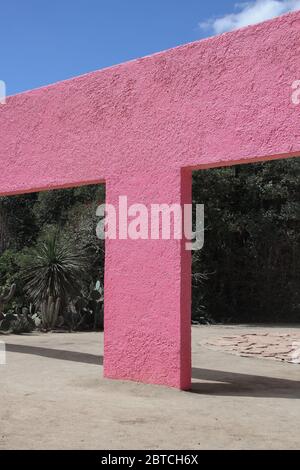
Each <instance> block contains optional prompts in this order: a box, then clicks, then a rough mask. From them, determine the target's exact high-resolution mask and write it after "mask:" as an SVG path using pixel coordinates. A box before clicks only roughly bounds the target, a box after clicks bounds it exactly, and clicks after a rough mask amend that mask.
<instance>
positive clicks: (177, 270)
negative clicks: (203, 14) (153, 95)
mask: <svg viewBox="0 0 300 470" xmlns="http://www.w3.org/2000/svg"><path fill="white" fill-rule="evenodd" d="M142 181H143V182H144V183H143V184H140V183H139V182H142ZM120 195H127V196H128V204H129V205H130V204H134V203H136V201H139V203H143V204H145V205H146V206H148V207H150V204H155V203H157V204H162V203H165V204H174V203H179V204H189V203H191V172H190V171H180V170H177V171H168V172H166V171H164V168H157V170H156V171H155V172H154V174H153V175H151V176H150V178H149V177H148V178H147V176H146V175H141V174H140V175H132V176H130V177H129V178H128V179H125V180H122V181H121V182H119V183H118V185H117V184H115V183H114V182H113V181H112V182H110V183H108V184H107V202H108V203H111V204H114V205H115V206H118V197H119V196H120ZM190 260H191V254H190V251H187V250H185V246H184V241H180V240H138V241H135V240H107V241H106V266H105V296H106V298H107V299H109V301H108V302H106V303H105V347H104V374H105V376H106V377H109V378H114V379H115V378H119V379H129V380H137V381H142V382H147V383H154V384H165V385H169V386H173V387H178V388H181V389H188V388H189V387H190V382H191V326H190V324H191V314H190V306H191V262H190ZM120 286H122V289H120Z"/></svg>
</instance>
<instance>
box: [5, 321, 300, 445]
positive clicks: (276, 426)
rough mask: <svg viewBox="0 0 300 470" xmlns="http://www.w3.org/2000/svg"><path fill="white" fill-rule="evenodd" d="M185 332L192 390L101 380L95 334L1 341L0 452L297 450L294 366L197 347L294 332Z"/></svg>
mask: <svg viewBox="0 0 300 470" xmlns="http://www.w3.org/2000/svg"><path fill="white" fill-rule="evenodd" d="M192 331H193V388H192V391H191V392H180V391H177V390H173V389H168V388H165V387H159V386H151V385H143V384H137V383H133V382H120V381H112V380H104V379H103V378H102V366H101V362H102V356H101V354H102V345H103V335H102V334H101V333H75V334H68V333H53V334H47V335H41V334H34V335H24V336H13V335H12V336H0V340H2V341H5V342H6V346H7V351H8V353H7V364H6V365H2V366H0V384H1V408H0V449H76V448H78V449H167V448H168V449H185V448H186V449H224V448H225V449H249V448H252V449H299V447H300V445H299V441H300V365H299V364H289V363H281V362H276V361H271V360H267V359H256V358H252V357H251V358H248V357H239V356H237V355H232V354H229V353H228V352H224V351H220V350H218V351H216V350H212V349H210V348H209V346H207V344H206V343H207V342H209V341H210V340H211V342H212V343H213V342H214V341H215V340H216V338H220V337H224V336H238V335H244V334H249V333H254V332H256V333H257V332H259V333H261V332H271V333H272V334H273V333H274V332H275V333H279V334H282V333H288V334H294V333H297V334H299V328H298V329H297V328H284V327H281V328H277V327H276V328H275V327H274V328H271V327H266V328H262V327H259V328H255V327H247V326H234V327H231V326H210V327H209V326H208V327H206V326H196V327H193V329H192ZM219 345H220V342H219Z"/></svg>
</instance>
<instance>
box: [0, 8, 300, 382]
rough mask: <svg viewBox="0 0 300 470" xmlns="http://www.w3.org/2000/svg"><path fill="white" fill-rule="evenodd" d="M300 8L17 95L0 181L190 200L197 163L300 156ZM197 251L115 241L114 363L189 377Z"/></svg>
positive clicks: (119, 368) (7, 113) (28, 187)
mask: <svg viewBox="0 0 300 470" xmlns="http://www.w3.org/2000/svg"><path fill="white" fill-rule="evenodd" d="M297 79H300V13H299V12H298V13H294V14H291V15H287V16H285V17H281V18H279V19H276V20H273V21H270V22H266V23H263V24H260V25H258V26H252V27H249V28H246V29H243V30H240V31H236V32H233V33H229V34H225V35H222V36H219V37H215V38H212V39H208V40H204V41H199V42H195V43H192V44H188V45H186V46H182V47H179V48H176V49H172V50H169V51H166V52H162V53H159V54H156V55H153V56H150V57H146V58H142V59H138V60H135V61H132V62H129V63H125V64H122V65H119V66H116V67H112V68H108V69H105V70H101V71H98V72H95V73H91V74H88V75H84V76H81V77H78V78H75V79H72V80H68V81H65V82H61V83H58V84H55V85H52V86H49V87H45V88H41V89H38V90H34V91H30V92H28V93H24V94H20V95H17V96H13V97H10V98H9V99H8V100H7V104H6V105H4V106H0V141H1V146H0V193H1V194H15V193H20V192H28V191H36V190H43V189H49V188H60V187H68V186H74V185H81V184H88V183H96V182H104V181H105V182H106V187H107V201H108V202H110V203H114V202H115V201H117V198H118V196H119V195H127V196H128V201H129V203H132V202H141V203H145V204H150V203H156V202H157V203H176V202H180V203H183V202H189V201H190V199H191V195H190V193H191V169H193V168H207V167H212V166H221V165H230V164H234V163H243V162H250V161H257V160H266V159H272V158H284V157H288V156H296V155H297V154H298V155H299V154H300V126H299V117H300V107H299V106H298V107H297V106H295V105H293V104H292V101H291V93H292V91H291V85H292V83H293V81H295V80H297ZM190 349H191V346H190V254H189V253H188V252H187V251H185V250H184V247H183V243H181V242H179V241H176V240H175V241H174V240H171V241H150V240H149V241H147V240H139V241H132V240H125V241H124V240H116V241H114V240H109V241H108V242H107V245H106V267H105V358H104V369H105V375H106V376H107V377H111V378H125V379H133V380H140V381H144V382H150V383H157V384H166V385H170V386H174V387H178V388H182V389H187V388H189V386H190V380H191V367H190Z"/></svg>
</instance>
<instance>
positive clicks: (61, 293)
mask: <svg viewBox="0 0 300 470" xmlns="http://www.w3.org/2000/svg"><path fill="white" fill-rule="evenodd" d="M85 272H86V259H85V257H84V254H83V253H79V252H78V250H77V249H76V248H74V247H73V246H71V245H70V244H69V243H68V242H67V241H65V240H63V239H62V238H61V237H60V236H59V233H58V232H51V233H49V234H48V235H47V237H46V238H45V239H44V240H41V241H40V242H39V243H38V244H37V246H36V247H35V249H34V250H33V251H32V256H31V257H30V260H29V261H28V263H27V266H26V268H25V269H24V270H23V279H24V281H25V291H26V293H27V294H28V296H29V297H30V298H31V299H32V301H33V302H34V303H35V304H36V305H38V306H39V307H40V308H41V312H42V326H43V328H45V329H50V328H53V327H54V326H55V322H56V320H57V316H58V313H59V310H61V309H62V308H64V307H66V305H67V303H68V300H69V299H71V298H73V297H75V296H76V295H77V294H78V292H79V291H80V288H81V282H80V281H81V280H82V278H83V277H84V275H85ZM48 307H49V308H48Z"/></svg>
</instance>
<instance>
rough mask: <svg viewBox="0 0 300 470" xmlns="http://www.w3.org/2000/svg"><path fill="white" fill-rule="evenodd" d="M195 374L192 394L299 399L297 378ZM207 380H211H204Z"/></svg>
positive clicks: (88, 360) (90, 357)
mask: <svg viewBox="0 0 300 470" xmlns="http://www.w3.org/2000/svg"><path fill="white" fill-rule="evenodd" d="M6 350H7V351H9V352H15V353H22V354H30V355H36V356H43V357H48V358H51V359H61V360H64V361H72V362H81V363H84V364H96V365H102V364H103V356H100V355H99V356H98V355H96V354H88V353H83V352H77V351H66V350H62V349H51V348H41V347H38V346H26V345H20V344H10V343H8V344H7V343H6ZM192 377H193V379H198V380H201V382H194V383H193V384H192V389H191V390H190V393H197V394H200V395H219V396H249V397H265V398H300V381H296V380H288V379H279V378H275V377H264V376H261V375H251V374H240V373H235V372H226V371H220V370H214V369H202V368H198V367H194V368H193V369H192ZM205 380H207V381H209V382H207V383H205ZM202 381H204V382H202Z"/></svg>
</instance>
